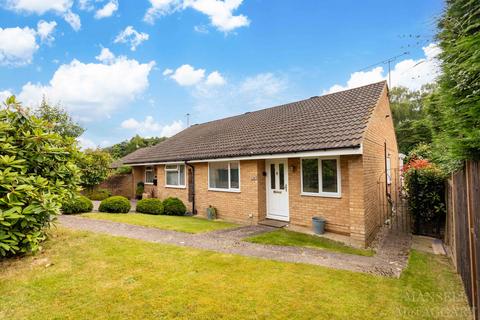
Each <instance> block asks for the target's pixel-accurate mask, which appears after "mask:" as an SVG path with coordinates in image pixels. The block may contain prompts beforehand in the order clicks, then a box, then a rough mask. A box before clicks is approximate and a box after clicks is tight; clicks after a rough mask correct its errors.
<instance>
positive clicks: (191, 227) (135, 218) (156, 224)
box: [82, 213, 238, 233]
mask: <svg viewBox="0 0 480 320" xmlns="http://www.w3.org/2000/svg"><path fill="white" fill-rule="evenodd" d="M82 217H86V218H90V219H98V220H110V221H115V222H123V223H130V224H136V225H139V226H144V227H152V228H158V229H166V230H174V231H181V232H188V233H201V232H208V231H214V230H221V229H228V228H233V227H238V225H236V224H233V223H229V222H225V221H218V220H217V221H210V220H207V219H203V218H197V217H178V216H165V215H152V214H142V213H129V214H121V213H120V214H115V213H85V214H82Z"/></svg>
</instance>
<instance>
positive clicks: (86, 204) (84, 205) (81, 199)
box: [62, 196, 93, 214]
mask: <svg viewBox="0 0 480 320" xmlns="http://www.w3.org/2000/svg"><path fill="white" fill-rule="evenodd" d="M92 209H93V203H92V201H91V200H90V199H88V198H87V197H85V196H75V197H74V198H73V199H69V200H66V201H64V202H63V203H62V212H63V214H75V213H85V212H91V211H92Z"/></svg>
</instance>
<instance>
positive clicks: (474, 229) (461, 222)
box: [445, 161, 480, 320]
mask: <svg viewBox="0 0 480 320" xmlns="http://www.w3.org/2000/svg"><path fill="white" fill-rule="evenodd" d="M446 193H447V225H446V232H445V244H446V245H447V249H448V251H449V254H450V256H451V258H452V260H453V263H454V265H455V267H456V269H457V272H458V273H459V274H460V276H461V277H462V281H463V285H464V287H465V292H466V294H467V298H468V302H469V304H470V306H471V307H472V310H473V314H474V319H476V320H480V308H479V306H480V294H479V288H480V230H479V229H480V161H467V162H466V163H465V166H464V168H463V170H461V171H459V172H457V173H455V174H453V175H452V176H451V177H450V179H449V180H448V185H447V191H446Z"/></svg>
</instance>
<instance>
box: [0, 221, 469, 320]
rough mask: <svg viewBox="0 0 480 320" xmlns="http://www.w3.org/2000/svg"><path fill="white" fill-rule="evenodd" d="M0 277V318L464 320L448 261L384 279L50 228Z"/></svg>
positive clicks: (1, 266)
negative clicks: (41, 242) (31, 252)
mask: <svg viewBox="0 0 480 320" xmlns="http://www.w3.org/2000/svg"><path fill="white" fill-rule="evenodd" d="M0 270H1V271H0V296H1V297H2V298H1V299H0V318H1V319H11V320H16V319H22V320H23V319H36V320H42V319H172V318H179V319H221V318H225V319H328V320H332V319H442V318H446V319H468V316H467V315H468V313H467V311H466V310H468V309H467V307H466V302H465V298H464V296H463V295H462V287H461V284H460V282H459V278H458V276H457V275H456V274H455V273H454V272H453V270H452V267H451V265H450V264H449V263H448V260H447V258H445V257H441V256H433V255H428V254H423V253H419V252H416V251H413V252H412V255H411V257H410V265H409V267H408V270H406V271H405V272H404V274H403V275H402V277H401V278H400V279H390V278H383V277H378V276H372V275H367V274H361V273H353V272H348V271H338V270H334V269H329V268H323V267H318V266H311V265H304V264H294V263H282V262H275V261H268V260H261V259H255V258H247V257H241V256H236V255H229V254H221V253H215V252H210V251H202V250H196V249H191V248H184V247H177V246H170V245H161V244H156V243H147V242H142V241H139V240H132V239H126V238H120V237H111V236H107V235H100V234H93V233H88V232H74V231H68V230H65V229H58V230H57V231H55V232H54V234H53V237H52V239H51V240H49V241H47V243H46V245H45V248H44V250H43V252H41V253H40V254H38V255H37V256H35V257H25V258H23V259H18V260H10V261H6V262H0ZM446 316H454V317H446Z"/></svg>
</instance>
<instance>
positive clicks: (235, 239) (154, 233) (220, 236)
mask: <svg viewBox="0 0 480 320" xmlns="http://www.w3.org/2000/svg"><path fill="white" fill-rule="evenodd" d="M59 220H60V223H61V225H62V226H65V227H68V228H71V229H76V230H87V231H93V232H98V233H105V234H110V235H113V236H122V237H127V238H132V239H139V240H144V241H149V242H157V243H164V244H173V245H179V246H185V247H192V248H197V249H205V250H213V251H217V252H222V253H229V254H238V255H242V256H247V257H256V258H263V259H270V260H276V261H282V262H294V263H306V264H313V265H319V266H325V267H331V268H336V269H342V270H349V271H356V272H365V273H373V274H379V275H384V276H391V277H398V276H399V275H400V273H401V271H402V270H403V269H404V268H405V266H406V264H407V259H408V251H409V248H410V237H409V236H404V237H400V238H398V237H388V236H387V237H385V238H384V239H383V240H382V242H381V244H380V246H379V249H378V250H377V254H376V255H375V256H374V257H363V256H357V255H350V254H343V253H334V252H329V251H325V250H318V249H309V248H301V247H287V246H273V245H264V244H255V243H250V242H245V241H242V239H243V238H246V237H249V236H251V235H255V234H259V233H263V232H268V231H271V230H274V228H272V227H267V226H245V227H239V228H234V229H227V230H219V231H213V232H207V233H201V234H189V233H183V232H177V231H171V230H160V229H156V228H148V227H142V226H136V225H131V224H125V223H118V222H112V221H104V220H94V219H88V218H82V217H79V216H72V215H62V216H60V217H59Z"/></svg>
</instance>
